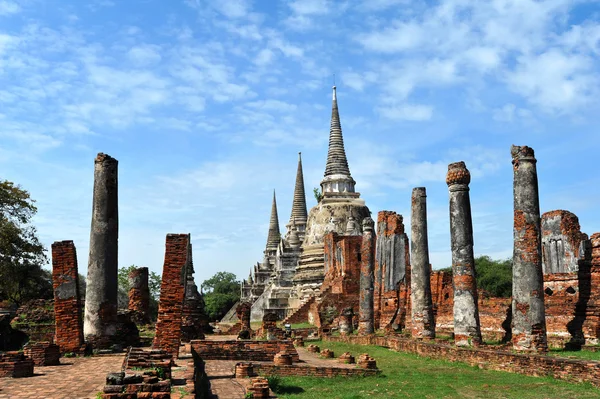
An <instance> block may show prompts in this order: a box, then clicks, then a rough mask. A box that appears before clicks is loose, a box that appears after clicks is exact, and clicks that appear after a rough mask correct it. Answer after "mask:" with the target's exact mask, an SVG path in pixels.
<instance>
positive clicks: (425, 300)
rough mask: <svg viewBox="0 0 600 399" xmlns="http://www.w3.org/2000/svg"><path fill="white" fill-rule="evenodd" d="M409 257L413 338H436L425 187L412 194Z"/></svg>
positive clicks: (414, 190)
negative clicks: (410, 261)
mask: <svg viewBox="0 0 600 399" xmlns="http://www.w3.org/2000/svg"><path fill="white" fill-rule="evenodd" d="M411 201H412V209H411V221H410V224H411V237H410V247H411V253H410V257H411V259H412V265H411V278H410V289H411V293H410V299H411V304H412V329H411V332H412V337H413V338H435V320H434V318H433V302H432V299H431V282H430V281H429V279H430V274H431V266H430V264H429V244H428V242H427V194H426V191H425V187H416V188H414V189H413V191H412V200H411Z"/></svg>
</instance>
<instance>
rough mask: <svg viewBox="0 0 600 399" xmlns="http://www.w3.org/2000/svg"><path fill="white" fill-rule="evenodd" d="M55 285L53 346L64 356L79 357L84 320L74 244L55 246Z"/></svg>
mask: <svg viewBox="0 0 600 399" xmlns="http://www.w3.org/2000/svg"><path fill="white" fill-rule="evenodd" d="M52 285H53V288H54V317H55V321H56V335H55V336H54V343H55V344H57V345H58V346H59V347H60V352H61V353H63V354H64V353H68V352H71V353H80V352H82V350H83V349H84V342H83V320H82V318H81V299H80V296H79V274H78V271H77V251H76V250H75V244H73V241H56V242H55V243H54V244H52Z"/></svg>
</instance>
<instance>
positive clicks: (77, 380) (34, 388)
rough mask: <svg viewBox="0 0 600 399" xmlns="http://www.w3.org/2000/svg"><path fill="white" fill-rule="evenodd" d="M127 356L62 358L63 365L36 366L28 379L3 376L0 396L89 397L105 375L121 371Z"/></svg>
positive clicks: (2, 398) (31, 398) (5, 398)
mask: <svg viewBox="0 0 600 399" xmlns="http://www.w3.org/2000/svg"><path fill="white" fill-rule="evenodd" d="M123 357H124V355H105V356H93V357H77V358H61V359H60V362H61V363H62V364H61V365H60V366H47V367H37V366H36V367H35V368H34V373H35V374H34V376H33V377H29V378H0V399H90V398H95V397H96V394H97V393H98V392H100V391H101V390H102V388H103V387H104V384H105V382H106V374H107V373H110V372H115V371H121V365H122V363H123Z"/></svg>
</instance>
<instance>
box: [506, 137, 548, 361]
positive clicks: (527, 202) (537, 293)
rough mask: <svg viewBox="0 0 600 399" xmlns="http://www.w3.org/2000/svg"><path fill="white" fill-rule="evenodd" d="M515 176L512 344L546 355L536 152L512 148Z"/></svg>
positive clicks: (515, 346)
mask: <svg viewBox="0 0 600 399" xmlns="http://www.w3.org/2000/svg"><path fill="white" fill-rule="evenodd" d="M510 152H511V155H512V164H513V172H514V182H513V195H514V250H513V285H512V294H513V295H512V343H513V348H514V349H515V350H518V351H536V352H546V351H547V350H548V342H547V338H546V315H545V309H544V280H543V274H542V236H541V218H540V202H539V193H538V179H537V170H536V162H537V161H536V159H535V155H534V152H533V149H532V148H530V147H526V146H522V147H520V146H514V145H513V146H512V147H511V151H510Z"/></svg>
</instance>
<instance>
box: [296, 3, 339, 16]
mask: <svg viewBox="0 0 600 399" xmlns="http://www.w3.org/2000/svg"><path fill="white" fill-rule="evenodd" d="M288 5H289V7H290V8H291V9H292V11H293V12H294V14H297V15H321V14H327V13H328V12H329V7H330V6H331V5H330V2H329V1H328V0H294V1H292V2H290V3H288Z"/></svg>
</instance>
